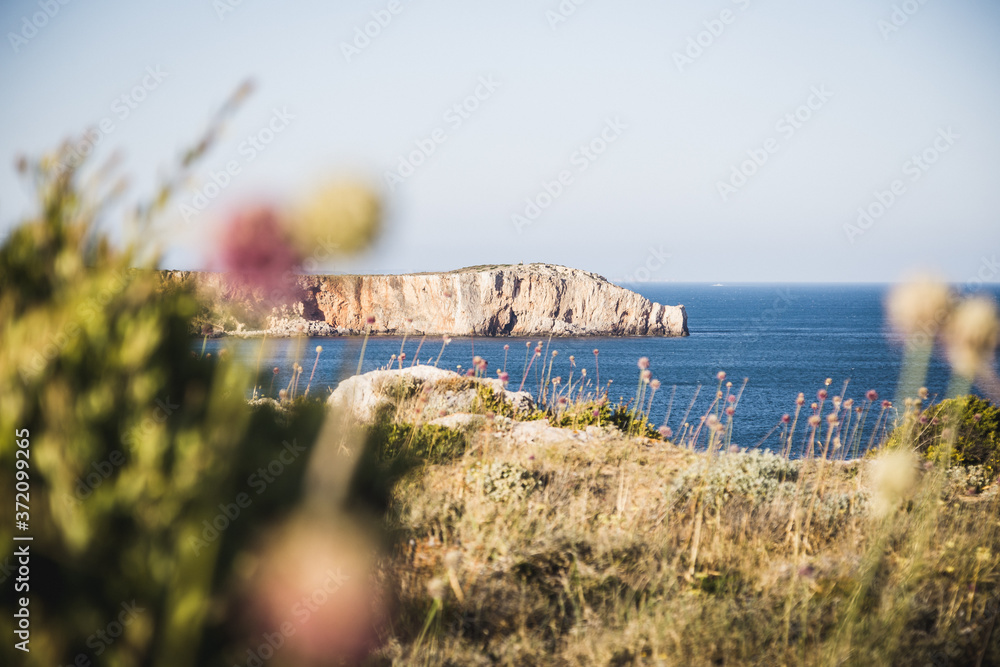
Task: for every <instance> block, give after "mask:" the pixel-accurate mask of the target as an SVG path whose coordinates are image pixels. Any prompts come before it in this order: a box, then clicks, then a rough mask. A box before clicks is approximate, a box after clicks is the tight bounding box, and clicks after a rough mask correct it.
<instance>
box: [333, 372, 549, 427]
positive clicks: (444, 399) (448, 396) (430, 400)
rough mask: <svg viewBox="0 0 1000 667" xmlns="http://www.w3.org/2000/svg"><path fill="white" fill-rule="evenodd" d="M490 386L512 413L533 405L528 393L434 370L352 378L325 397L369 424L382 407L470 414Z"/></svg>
mask: <svg viewBox="0 0 1000 667" xmlns="http://www.w3.org/2000/svg"><path fill="white" fill-rule="evenodd" d="M480 387H484V388H488V389H489V390H490V392H491V393H492V394H494V395H495V396H496V397H497V398H498V399H499V400H502V401H503V402H504V403H506V404H507V405H508V406H509V407H510V409H511V410H513V411H514V413H518V414H524V413H530V412H531V411H532V410H533V409H534V407H535V403H534V401H533V400H532V398H531V394H529V393H528V392H526V391H510V390H508V389H506V388H505V387H504V384H503V383H502V382H501V381H500V380H496V379H492V378H480V377H466V376H464V375H459V374H458V373H456V372H455V371H451V370H445V369H443V368H437V367H435V366H411V367H407V368H399V369H396V368H389V369H385V370H377V371H370V372H368V373H364V374H362V375H354V376H352V377H349V378H347V379H346V380H344V381H343V382H341V383H340V384H338V385H337V388H336V389H334V390H333V393H331V394H330V396H329V398H327V399H326V400H327V403H328V404H329V405H330V406H331V407H333V408H336V409H344V410H349V411H350V412H351V413H352V415H353V416H354V418H355V419H357V420H358V421H359V422H362V423H370V422H371V421H373V420H374V419H375V418H376V416H378V414H379V411H380V410H382V409H384V408H396V409H398V410H399V411H400V412H402V413H405V415H406V416H408V417H410V418H418V417H420V416H421V415H422V416H424V417H427V416H428V415H433V416H435V417H437V416H444V415H452V414H456V413H468V412H469V411H471V410H473V409H474V408H476V407H477V402H478V401H479V400H480V393H479V388H480Z"/></svg>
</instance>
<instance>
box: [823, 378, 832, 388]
mask: <svg viewBox="0 0 1000 667" xmlns="http://www.w3.org/2000/svg"><path fill="white" fill-rule="evenodd" d="M823 384H825V385H826V386H827V387H829V386H830V385H831V384H833V378H827V379H826V380H824V381H823Z"/></svg>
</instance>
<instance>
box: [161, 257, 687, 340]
mask: <svg viewBox="0 0 1000 667" xmlns="http://www.w3.org/2000/svg"><path fill="white" fill-rule="evenodd" d="M178 274H180V272H173V274H172V275H173V276H174V277H175V278H176V277H177V275H178ZM182 275H183V276H188V275H191V274H186V273H185V274H182ZM197 275H198V276H199V279H198V282H199V283H204V282H213V283H218V282H219V276H217V275H214V274H197ZM297 280H298V285H297V287H298V289H299V290H300V292H299V296H298V298H297V302H296V303H293V304H292V306H291V307H290V308H282V309H281V312H280V313H278V314H276V315H275V316H272V317H270V318H269V325H270V326H269V329H270V330H271V332H272V333H279V334H280V333H282V332H288V331H290V330H293V329H294V328H296V327H297V328H299V329H303V328H304V329H305V330H306V332H307V333H313V334H318V333H329V334H333V335H336V334H357V333H363V332H364V331H365V328H366V320H367V318H368V317H374V318H375V323H374V325H372V333H375V334H402V333H404V332H409V333H410V334H413V333H421V334H422V333H427V334H449V335H456V336H461V335H468V334H475V335H477V336H529V335H530V336H538V335H548V334H552V335H556V336H588V335H594V336H598V335H606V336H686V335H687V334H688V329H687V314H686V312H685V311H684V306H665V305H661V304H658V303H653V302H651V301H649V300H648V299H646V298H644V297H642V296H640V295H639V294H636V293H635V292H632V291H630V290H627V289H625V288H622V287H619V286H617V285H614V284H612V283H610V282H608V281H607V280H605V279H604V278H602V277H601V276H599V275H597V274H594V273H589V272H586V271H580V270H577V269H571V268H567V267H564V266H556V265H552V264H524V265H520V264H519V265H508V266H488V267H470V268H466V269H459V270H457V271H451V272H447V273H416V274H406V275H368V276H356V275H331V276H318V275H317V276H299V277H298V279H297ZM227 298H232V297H231V296H230V297H227ZM236 298H246V296H245V295H244V296H238V297H236ZM251 300H253V299H251Z"/></svg>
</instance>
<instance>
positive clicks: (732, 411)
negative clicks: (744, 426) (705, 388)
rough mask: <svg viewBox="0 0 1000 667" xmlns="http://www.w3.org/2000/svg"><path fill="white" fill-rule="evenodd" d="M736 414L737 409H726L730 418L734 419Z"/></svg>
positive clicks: (730, 407)
mask: <svg viewBox="0 0 1000 667" xmlns="http://www.w3.org/2000/svg"><path fill="white" fill-rule="evenodd" d="M734 414H736V408H734V407H733V406H731V405H730V406H729V407H727V408H726V415H728V416H729V417H732V416H733V415H734Z"/></svg>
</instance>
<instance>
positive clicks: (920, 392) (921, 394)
mask: <svg viewBox="0 0 1000 667" xmlns="http://www.w3.org/2000/svg"><path fill="white" fill-rule="evenodd" d="M929 395H930V393H929V392H928V391H927V387H921V388H920V389H918V390H917V396H919V397H920V399H921V400H924V401H926V400H927V397H928V396H929Z"/></svg>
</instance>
